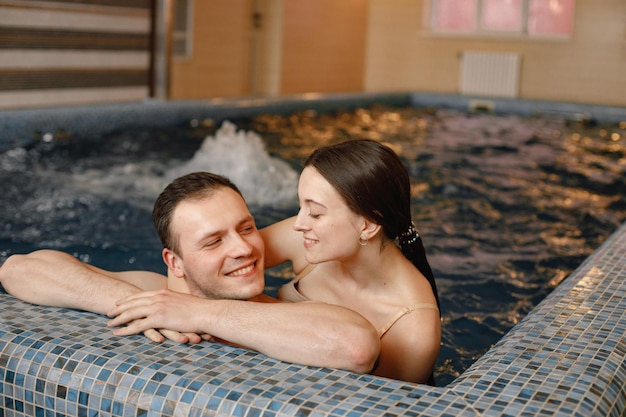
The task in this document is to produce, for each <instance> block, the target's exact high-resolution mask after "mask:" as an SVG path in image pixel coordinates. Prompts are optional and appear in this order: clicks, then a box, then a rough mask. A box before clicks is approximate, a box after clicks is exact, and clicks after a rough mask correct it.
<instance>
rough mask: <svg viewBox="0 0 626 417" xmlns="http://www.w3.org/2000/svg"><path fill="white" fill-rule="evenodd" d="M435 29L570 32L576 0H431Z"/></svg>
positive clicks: (534, 34) (493, 32)
mask: <svg viewBox="0 0 626 417" xmlns="http://www.w3.org/2000/svg"><path fill="white" fill-rule="evenodd" d="M430 4H431V15H430V16H431V25H430V26H431V30H432V31H433V32H437V33H450V34H455V33H457V34H468V35H469V34H472V35H481V34H490V35H507V34H508V35H517V36H528V37H549V36H561V37H567V36H570V35H571V34H572V32H573V29H574V6H575V0H431V3H430Z"/></svg>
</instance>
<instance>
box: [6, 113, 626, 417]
mask: <svg viewBox="0 0 626 417" xmlns="http://www.w3.org/2000/svg"><path fill="white" fill-rule="evenodd" d="M0 113H1V112H0ZM2 122H3V120H2V114H0V125H2ZM5 132H6V131H5ZM0 139H3V138H0ZM5 139H6V138H5ZM106 321H107V319H106V318H105V317H102V316H98V315H95V314H90V313H83V312H78V311H73V310H67V309H58V308H49V307H39V306H33V305H30V304H27V303H23V302H21V301H19V300H17V299H15V298H13V297H11V296H9V295H7V294H4V293H2V294H0V398H1V401H2V403H0V416H48V415H50V416H59V415H72V416H76V415H80V416H82V415H84V416H96V415H98V416H161V415H162V416H200V415H211V416H213V415H215V416H242V417H243V416H396V415H397V416H400V415H402V416H422V415H424V416H475V415H480V416H581V417H592V416H623V415H625V413H626V336H625V333H626V224H624V225H622V226H621V227H620V228H619V229H618V230H617V231H616V232H615V233H614V234H613V235H611V236H610V237H609V238H608V239H607V240H606V241H605V242H604V243H603V244H602V246H601V247H600V248H598V249H597V250H596V252H594V254H592V255H591V256H590V257H589V258H588V259H587V260H586V261H585V262H584V263H583V264H582V265H581V266H580V267H579V268H578V269H577V270H576V271H574V272H573V273H572V274H571V275H570V276H569V277H568V278H567V279H566V280H564V281H563V282H562V283H561V284H560V285H559V287H557V288H556V289H555V290H554V291H553V292H552V293H551V294H550V295H549V296H548V297H547V298H546V299H545V300H544V301H542V302H541V303H540V304H539V305H538V306H537V307H536V308H535V309H534V310H533V311H532V312H531V313H530V314H529V315H528V316H527V317H526V318H524V319H523V320H522V321H521V322H520V323H519V324H518V325H517V326H516V327H515V328H514V329H512V330H511V331H510V332H509V333H508V334H507V335H505V337H503V338H502V339H501V340H500V341H499V342H498V343H497V344H496V345H495V346H494V347H493V348H492V349H491V350H490V351H489V352H488V353H487V354H485V355H484V356H483V357H482V358H480V359H479V360H478V361H477V362H476V363H475V364H474V365H473V366H472V367H471V368H470V369H468V370H467V371H466V372H465V373H464V374H462V375H461V376H460V377H459V378H458V379H456V380H455V381H453V382H452V383H451V384H450V385H448V386H446V387H429V386H423V385H414V384H408V383H403V382H400V381H394V380H389V379H384V378H378V377H373V376H370V375H356V374H353V373H349V372H345V371H339V370H332V369H322V368H312V367H304V366H299V365H293V364H288V363H284V362H279V361H276V360H273V359H271V358H268V357H266V356H264V355H261V354H257V353H254V352H250V351H247V350H243V349H237V348H232V347H228V346H224V345H219V344H210V343H206V344H202V345H201V346H198V345H196V346H184V345H178V344H174V343H171V342H165V343H163V344H154V343H150V342H148V341H147V340H146V339H145V338H144V337H143V336H136V337H122V338H120V337H115V336H113V335H112V334H111V332H110V330H109V329H107V328H106V327H105V323H106Z"/></svg>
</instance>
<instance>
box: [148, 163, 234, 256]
mask: <svg viewBox="0 0 626 417" xmlns="http://www.w3.org/2000/svg"><path fill="white" fill-rule="evenodd" d="M221 188H230V189H232V190H233V191H235V192H237V194H239V195H241V192H240V191H239V189H238V188H237V186H236V185H235V184H233V183H232V182H231V181H230V180H229V179H228V178H226V177H224V176H221V175H217V174H212V173H210V172H192V173H190V174H187V175H183V176H182V177H178V178H176V179H175V180H174V181H172V182H171V183H170V184H169V185H168V186H167V187H165V189H164V190H163V191H162V192H161V194H160V195H159V197H158V198H157V199H156V202H155V203H154V208H153V209H152V221H153V222H154V227H155V228H156V231H157V234H158V235H159V239H161V243H162V244H163V247H164V248H168V249H171V250H172V251H174V252H176V253H178V254H179V255H180V252H179V243H178V238H177V236H173V234H172V230H171V223H172V216H173V214H174V210H175V209H176V206H177V205H178V204H179V203H180V202H181V201H188V200H199V199H203V198H206V197H208V196H210V195H211V194H213V193H214V192H215V191H217V190H219V189H221ZM242 198H243V196H242Z"/></svg>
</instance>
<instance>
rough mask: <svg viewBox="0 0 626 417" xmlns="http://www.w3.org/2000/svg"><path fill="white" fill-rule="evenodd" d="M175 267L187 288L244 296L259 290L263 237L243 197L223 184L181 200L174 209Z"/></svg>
mask: <svg viewBox="0 0 626 417" xmlns="http://www.w3.org/2000/svg"><path fill="white" fill-rule="evenodd" d="M170 227H171V228H172V234H173V235H174V236H175V237H177V238H178V241H179V248H180V249H179V250H180V253H179V254H178V256H177V269H178V270H179V271H182V272H183V274H184V276H185V277H186V279H187V285H188V286H189V290H190V292H191V294H194V295H197V296H200V297H205V298H212V299H216V298H228V299H239V300H246V299H249V298H251V297H254V296H257V295H259V294H261V293H262V292H263V289H264V286H265V277H264V252H265V246H264V244H263V239H262V238H261V235H260V233H259V232H258V230H257V228H256V225H255V223H254V218H253V217H252V215H251V214H250V211H249V210H248V207H247V206H246V203H245V201H244V200H243V198H242V197H241V196H240V195H239V194H238V193H237V192H235V191H234V190H232V189H230V188H227V187H223V188H220V189H218V190H217V191H215V192H214V193H213V194H211V195H210V196H208V197H205V198H202V199H195V200H187V201H182V202H180V203H179V204H178V205H177V206H176V208H175V210H174V213H173V216H172V222H171V226H170Z"/></svg>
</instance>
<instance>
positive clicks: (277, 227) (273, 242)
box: [259, 217, 306, 273]
mask: <svg viewBox="0 0 626 417" xmlns="http://www.w3.org/2000/svg"><path fill="white" fill-rule="evenodd" d="M295 219H296V218H295V217H289V218H287V219H285V220H281V221H279V222H277V223H274V224H272V225H270V226H267V227H264V228H263V229H261V230H259V232H260V233H261V237H262V238H263V242H264V243H265V267H266V268H272V267H274V266H276V265H280V264H282V263H285V262H287V261H290V262H291V263H292V265H293V270H294V271H296V273H297V272H299V271H301V270H302V269H304V267H305V266H306V261H305V259H304V244H303V243H304V242H303V239H302V233H301V232H297V231H295V230H294V228H293V223H294V221H295Z"/></svg>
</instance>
